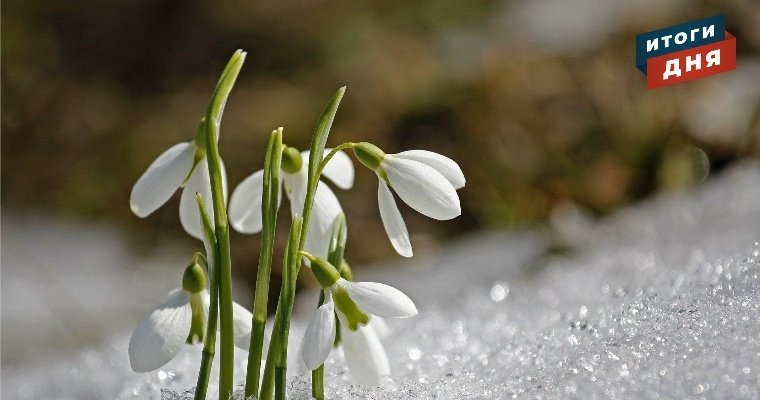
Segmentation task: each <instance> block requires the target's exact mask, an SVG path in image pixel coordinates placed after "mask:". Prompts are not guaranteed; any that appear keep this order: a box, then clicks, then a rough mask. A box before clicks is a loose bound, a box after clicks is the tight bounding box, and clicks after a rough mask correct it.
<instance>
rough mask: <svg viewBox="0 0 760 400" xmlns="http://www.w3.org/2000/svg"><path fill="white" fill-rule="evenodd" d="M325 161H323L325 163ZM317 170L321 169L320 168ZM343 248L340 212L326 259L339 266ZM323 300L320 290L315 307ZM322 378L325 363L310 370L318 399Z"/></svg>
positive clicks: (343, 221) (343, 218)
mask: <svg viewBox="0 0 760 400" xmlns="http://www.w3.org/2000/svg"><path fill="white" fill-rule="evenodd" d="M341 146H342V145H341ZM339 147H340V146H339ZM336 149H337V147H336ZM333 150H335V149H333ZM330 153H331V154H334V153H337V150H335V151H332V152H330ZM328 156H329V155H328ZM325 160H326V161H329V160H330V159H329V158H327V157H325ZM326 161H325V164H326V163H327V162H326ZM318 171H321V169H320V170H318ZM345 249H346V215H345V214H343V213H340V214H338V216H337V217H336V218H335V222H333V230H332V235H331V236H330V245H329V247H328V252H327V261H328V262H329V263H330V264H332V265H337V266H338V268H340V265H341V262H342V261H343V253H344V251H345ZM324 302H325V291H324V290H322V292H321V293H320V295H319V304H317V307H319V306H321V305H322V304H324ZM336 321H337V319H336ZM336 334H337V332H336ZM324 380H325V365H324V364H322V365H320V366H319V367H318V368H317V369H315V370H314V371H312V372H311V395H312V397H314V398H316V399H319V400H323V399H324V398H325V382H324Z"/></svg>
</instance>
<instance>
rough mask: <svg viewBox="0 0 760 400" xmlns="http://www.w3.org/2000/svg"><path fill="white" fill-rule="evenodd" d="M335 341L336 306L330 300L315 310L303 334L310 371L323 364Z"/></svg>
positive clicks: (304, 352) (306, 362)
mask: <svg viewBox="0 0 760 400" xmlns="http://www.w3.org/2000/svg"><path fill="white" fill-rule="evenodd" d="M334 343H335V307H334V306H333V302H332V301H330V300H328V301H326V302H325V304H322V305H321V306H319V308H317V311H315V312H314V315H312V316H311V320H310V321H309V326H308V327H307V328H306V332H305V333H304V335H303V345H302V346H303V349H302V353H301V354H302V356H303V362H304V364H305V365H306V368H308V370H309V371H313V370H315V369H317V368H318V367H319V366H320V365H322V364H323V363H324V362H325V360H326V359H327V356H328V355H330V350H332V348H333V344H334Z"/></svg>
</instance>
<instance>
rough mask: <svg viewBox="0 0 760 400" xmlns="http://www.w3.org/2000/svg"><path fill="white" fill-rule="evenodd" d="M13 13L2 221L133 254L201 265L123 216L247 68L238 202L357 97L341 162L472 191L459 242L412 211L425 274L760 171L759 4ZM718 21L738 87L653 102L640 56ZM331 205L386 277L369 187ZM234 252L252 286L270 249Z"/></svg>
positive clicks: (27, 0) (230, 5) (52, 8)
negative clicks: (120, 244)
mask: <svg viewBox="0 0 760 400" xmlns="http://www.w3.org/2000/svg"><path fill="white" fill-rule="evenodd" d="M2 6H3V13H2V63H3V68H2V186H3V187H2V189H3V190H2V207H3V212H4V213H12V214H14V215H24V214H38V213H43V214H46V215H52V216H54V217H62V218H69V219H72V218H73V219H80V220H86V221H108V222H109V223H112V224H115V225H118V226H119V227H120V228H122V229H124V230H125V231H127V232H129V234H128V236H127V237H129V238H130V240H131V241H132V248H133V249H134V251H135V252H146V253H149V252H151V251H153V250H154V249H155V248H156V247H158V246H163V245H164V244H166V243H176V242H180V243H183V244H184V245H186V246H187V247H188V248H191V249H195V248H196V247H198V246H199V243H198V242H196V241H195V240H193V239H191V238H189V237H188V236H186V235H185V234H184V233H183V231H182V229H181V227H180V225H179V220H178V215H177V206H178V196H175V197H174V198H173V199H172V201H171V202H170V203H169V204H168V205H167V206H165V207H163V208H161V209H160V210H158V211H157V212H156V213H154V214H153V215H151V216H150V217H148V218H147V219H145V220H141V219H138V218H136V217H135V216H134V215H132V214H131V212H130V210H129V206H128V198H129V193H130V190H131V187H132V185H133V184H134V182H135V181H136V180H137V178H138V177H139V176H140V174H141V173H142V172H143V171H144V170H145V168H146V167H147V166H148V165H149V164H150V162H151V161H153V159H154V158H155V157H156V156H158V155H159V154H160V153H161V152H162V151H163V150H165V149H166V148H168V147H169V146H170V145H172V144H174V143H177V142H180V141H186V140H189V139H190V138H191V137H192V135H193V133H194V131H195V128H196V124H197V122H198V119H199V118H200V117H201V116H202V115H203V114H204V112H205V107H206V102H207V100H208V97H209V96H210V94H211V90H212V89H213V87H214V84H215V82H216V80H217V78H218V75H219V73H220V71H221V70H222V68H223V66H224V64H225V62H226V61H227V59H228V57H229V56H230V55H231V54H232V52H233V51H234V50H235V49H237V48H242V49H244V50H246V51H248V61H247V62H246V65H245V66H244V69H243V71H242V74H241V76H240V78H239V80H238V84H237V86H236V88H235V90H234V91H233V94H232V97H231V100H230V103H229V105H228V107H227V112H226V114H225V119H224V123H223V127H222V138H221V144H220V146H221V151H222V156H223V158H224V160H225V162H226V164H227V168H228V171H229V182H230V188H231V189H232V188H234V187H235V186H236V185H237V184H238V183H239V182H240V181H241V180H242V179H243V178H244V177H246V176H247V175H249V174H250V173H252V172H253V171H254V170H257V169H260V168H261V167H262V163H263V152H264V146H265V140H266V138H267V136H268V133H269V132H270V131H271V130H272V129H274V128H276V127H278V126H284V127H285V140H286V142H287V143H288V144H290V145H293V146H296V147H299V148H306V147H307V145H308V141H309V137H310V135H311V132H312V129H313V126H314V124H315V122H316V120H317V117H318V115H319V113H320V112H321V110H322V108H323V106H324V105H325V103H326V102H327V100H328V99H329V98H330V96H331V95H332V94H333V92H334V91H335V90H336V89H337V88H338V87H339V86H342V85H347V86H348V92H347V95H346V97H345V98H344V100H343V103H342V106H341V108H340V110H339V113H338V116H337V118H336V122H335V124H334V126H333V133H332V136H331V138H330V141H329V143H331V144H337V143H340V142H342V141H347V140H351V141H361V140H366V141H371V142H373V143H375V144H377V145H379V146H380V147H381V148H383V149H385V150H386V151H388V152H397V151H402V150H406V149H417V148H419V149H429V150H433V151H437V152H440V153H443V154H446V155H449V156H450V157H452V158H453V159H455V160H456V161H458V162H459V164H460V165H461V167H462V169H463V170H464V173H465V175H466V177H467V186H466V187H465V188H464V189H463V190H461V191H460V196H461V200H462V206H463V215H462V217H460V218H458V219H456V220H454V221H453V222H438V221H433V220H430V219H427V218H425V217H423V216H421V215H419V214H417V213H415V212H413V211H412V210H411V209H409V208H408V207H406V206H402V207H401V211H402V213H403V215H404V217H405V219H406V221H407V224H408V225H409V230H410V233H411V235H412V243H413V245H414V247H415V252H416V254H424V253H425V252H430V251H434V250H435V248H436V247H437V246H441V245H442V243H445V240H446V239H448V238H451V237H455V236H457V235H462V234H465V233H467V232H471V231H474V230H480V229H496V228H516V227H524V226H531V225H535V224H538V223H542V222H544V221H546V220H547V219H549V218H550V217H551V216H552V213H553V210H556V209H558V208H561V206H564V205H566V204H573V205H575V206H577V207H578V208H580V209H581V210H585V211H586V212H588V213H589V214H591V215H603V214H605V213H609V212H611V211H612V210H614V209H616V208H618V207H620V206H622V205H625V204H626V203H629V202H632V201H636V200H638V199H641V198H644V197H646V196H648V195H650V194H652V193H654V192H657V191H660V190H678V189H680V188H684V187H689V186H691V185H694V184H698V183H699V182H700V181H702V180H703V179H704V178H705V177H706V176H707V175H708V173H710V172H714V171H717V170H720V169H721V168H723V167H724V166H725V165H727V164H729V163H731V162H733V161H735V160H737V159H741V158H745V157H753V156H757V155H758V154H759V153H760V101H759V99H760V59H759V58H758V56H760V3H758V2H756V1H752V0H734V1H698V2H697V1H673V2H659V1H602V0H539V1H451V0H443V1H436V2H410V1H369V2H340V1H304V2H295V1H261V2H260V1H245V2H243V1H228V0H225V1H216V2H210V1H188V0H182V1H178V0H161V1H155V0H154V1H144V0H143V1H138V0H124V1H112V2H101V1H85V0H71V1H65V2H51V1H40V0H24V1H22V0H9V1H3V3H2ZM720 13H724V14H726V21H727V29H728V30H729V31H730V32H731V33H733V34H734V35H735V36H736V37H737V38H738V60H739V61H738V64H739V69H738V70H737V71H733V72H729V73H726V74H722V75H720V76H714V77H710V78H707V79H702V80H699V81H695V82H691V83H686V84H681V85H678V86H675V87H670V88H664V89H659V90H654V91H647V90H646V89H645V86H646V84H645V78H644V76H643V75H642V74H641V73H639V71H638V70H636V68H635V66H634V37H635V35H636V34H638V33H642V32H645V31H649V30H653V29H658V28H661V27H665V26H668V25H672V24H677V23H681V22H685V21H689V20H692V19H696V18H701V17H705V16H709V15H714V14H720ZM357 166H358V164H357ZM357 169H358V168H357ZM337 194H338V196H339V197H340V198H341V201H342V203H343V206H344V208H345V210H346V213H347V215H348V219H349V227H350V232H351V239H350V241H349V245H348V249H347V256H348V258H349V259H350V260H352V263H353V264H355V265H356V264H364V263H368V262H371V261H374V260H379V259H382V258H386V257H392V256H393V255H394V254H395V253H394V252H393V250H392V248H391V246H390V244H389V243H388V240H387V238H386V237H385V234H384V231H383V228H382V224H381V221H380V218H379V214H378V211H377V204H376V202H377V200H376V182H375V178H374V176H372V174H371V173H370V172H368V171H366V170H362V169H358V173H357V179H356V185H355V188H354V189H353V190H351V191H348V192H341V191H339V190H337ZM283 210H285V209H283ZM282 214H287V213H282ZM281 221H282V222H284V221H285V220H284V219H282V220H281ZM285 225H286V224H285V223H281V224H280V228H281V229H280V232H281V234H280V241H282V239H283V237H284V234H282V232H283V231H284V229H285V228H286V226H285ZM232 239H233V251H234V253H235V254H234V256H235V260H236V266H235V272H236V273H237V274H239V276H241V277H249V276H253V274H254V273H255V264H256V260H257V256H258V247H259V236H245V235H240V234H237V233H233V238H232ZM188 254H189V253H188ZM278 264H279V263H275V265H278ZM172 267H174V266H172Z"/></svg>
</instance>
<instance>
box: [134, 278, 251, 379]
mask: <svg viewBox="0 0 760 400" xmlns="http://www.w3.org/2000/svg"><path fill="white" fill-rule="evenodd" d="M209 302H210V296H209V293H208V291H207V290H206V272H205V271H204V270H203V267H201V266H200V265H199V264H198V263H193V264H191V265H190V266H189V267H187V269H186V270H185V273H184V275H183V277H182V288H178V289H175V290H173V291H171V292H170V293H169V295H168V296H167V297H166V300H164V302H163V303H161V304H160V305H158V306H157V307H156V308H155V309H154V310H153V311H151V312H150V313H149V314H148V315H147V316H145V318H143V320H142V321H140V323H139V324H138V325H137V328H135V331H134V333H132V338H131V339H130V340H129V363H130V365H131V366H132V370H134V371H135V372H149V371H153V370H156V369H158V368H161V367H163V366H164V365H166V364H167V363H168V362H169V361H171V360H172V359H173V358H174V357H175V356H176V355H177V352H178V351H179V349H180V348H181V347H182V345H183V344H185V343H188V344H197V343H200V342H202V341H203V338H204V337H205V334H206V323H207V315H208V308H209ZM232 313H233V330H234V335H235V346H237V347H239V348H241V349H243V350H248V344H249V341H250V337H251V318H252V315H251V313H250V312H249V311H248V310H246V309H245V308H244V307H243V306H241V305H240V304H237V303H233V304H232Z"/></svg>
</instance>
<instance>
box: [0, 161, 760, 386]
mask: <svg viewBox="0 0 760 400" xmlns="http://www.w3.org/2000/svg"><path fill="white" fill-rule="evenodd" d="M588 234H589V238H588V240H585V241H583V243H584V244H583V245H582V246H581V247H580V248H577V249H575V250H574V251H572V252H564V253H556V252H554V253H552V252H547V251H546V249H547V244H546V240H545V239H544V236H543V235H540V234H535V233H531V234H520V235H505V234H487V235H483V236H480V237H477V238H471V239H469V240H468V241H466V242H462V243H460V244H459V245H454V246H450V247H449V248H448V249H446V250H445V254H441V255H439V256H436V257H435V258H428V259H424V260H421V261H417V263H416V264H415V265H413V266H412V267H411V268H408V269H400V268H396V269H394V271H393V274H383V273H382V271H381V270H375V271H374V272H372V273H371V274H377V277H372V276H367V274H365V276H362V277H361V278H362V279H365V278H366V279H368V280H378V281H384V282H388V283H390V284H393V285H394V286H397V287H398V288H399V289H401V290H403V291H405V292H406V293H409V294H410V295H411V296H412V297H413V298H414V299H415V301H417V303H418V306H419V309H420V315H419V316H418V317H416V318H412V319H410V320H403V321H400V322H397V321H389V324H391V327H392V328H393V329H394V332H393V334H392V337H393V340H387V341H386V342H385V345H386V349H387V351H388V354H389V357H390V359H391V367H392V370H393V374H394V376H393V378H392V379H390V380H388V381H387V382H386V383H385V385H384V386H383V387H379V388H363V387H358V386H355V385H352V384H351V381H350V379H349V372H348V371H347V370H346V368H345V367H344V362H343V360H342V358H341V356H340V354H335V355H332V356H331V358H330V359H329V360H328V362H327V371H328V373H327V376H326V378H325V380H326V385H327V394H328V397H330V398H335V399H365V398H366V399H409V398H418V399H430V398H438V399H509V398H549V399H554V398H557V399H559V398H582V399H590V398H610V399H638V398H641V399H653V398H666V399H670V398H679V399H681V398H692V397H694V398H727V399H728V398H730V399H757V398H758V396H759V395H760V393H759V390H758V387H759V386H760V322H759V321H758V315H760V276H759V274H760V244H758V243H757V242H758V241H760V164H757V163H749V164H746V163H745V164H743V165H741V166H738V167H736V168H734V169H732V170H730V171H728V172H725V173H723V174H722V175H721V176H720V177H718V178H714V179H712V180H708V182H707V183H706V184H705V185H703V186H702V187H700V188H699V189H697V190H695V191H693V192H690V193H686V194H670V195H661V196H658V197H657V198H655V199H653V200H651V201H649V202H646V203H644V204H640V205H637V206H635V207H633V208H630V209H626V210H622V211H621V212H619V213H618V214H617V215H616V216H614V217H612V218H610V219H608V220H606V221H603V222H601V223H599V224H597V225H595V226H593V227H592V228H591V229H590V231H589V232H588ZM349 245H350V243H349ZM371 274H370V275H371ZM370 278H374V279H370ZM302 301H303V300H302ZM306 308H308V307H306ZM300 318H301V322H302V321H303V318H304V316H303V315H302V316H301V317H300ZM301 329H302V325H301V324H296V326H294V334H295V336H294V338H293V340H292V341H293V342H295V343H298V342H299V341H300V332H301ZM127 340H128V337H127V336H126V335H121V336H117V337H115V338H113V339H112V340H110V341H107V342H106V343H104V344H103V345H102V346H101V347H99V348H97V349H92V350H88V351H85V352H83V353H81V354H80V355H79V356H78V357H76V358H75V359H65V360H60V362H58V363H52V364H53V365H45V366H41V367H39V368H25V369H15V370H14V369H12V370H11V371H10V375H9V376H4V382H3V394H4V395H6V394H8V395H9V396H10V397H12V398H19V399H41V398H56V399H68V398H71V399H74V398H76V399H101V398H114V397H115V398H118V399H134V398H140V399H143V398H146V399H148V398H156V399H158V398H162V397H163V398H164V399H185V398H190V396H191V394H192V392H191V390H192V387H193V385H194V382H195V379H196V375H197V369H198V359H199V356H200V351H199V350H197V349H192V348H189V347H186V348H185V349H184V350H183V351H182V353H181V355H180V356H179V357H178V358H177V359H175V360H174V361H173V362H172V363H170V364H169V365H167V367H166V368H164V369H162V370H159V371H155V372H153V373H150V374H135V373H133V372H131V371H130V370H129V363H128V360H127V356H126V343H127ZM290 353H291V354H292V353H294V351H291V352H290ZM244 358H245V357H244V353H239V355H238V358H237V359H238V360H239V362H238V376H237V377H236V379H237V382H242V376H243V374H244V361H243V359H244ZM291 365H293V364H292V363H291ZM6 372H8V371H6V370H5V368H4V371H3V373H4V374H6ZM6 378H10V380H7V379H6ZM6 385H10V387H7V386H6ZM289 387H290V390H289V395H290V398H296V399H304V398H309V393H310V390H309V389H310V388H309V378H308V377H307V376H292V377H291V378H290V383H289ZM6 389H8V390H9V392H6ZM11 390H12V392H11ZM183 393H184V394H183ZM210 393H213V392H211V391H210Z"/></svg>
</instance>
